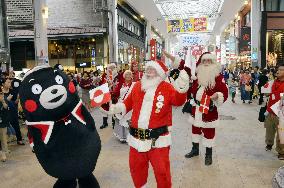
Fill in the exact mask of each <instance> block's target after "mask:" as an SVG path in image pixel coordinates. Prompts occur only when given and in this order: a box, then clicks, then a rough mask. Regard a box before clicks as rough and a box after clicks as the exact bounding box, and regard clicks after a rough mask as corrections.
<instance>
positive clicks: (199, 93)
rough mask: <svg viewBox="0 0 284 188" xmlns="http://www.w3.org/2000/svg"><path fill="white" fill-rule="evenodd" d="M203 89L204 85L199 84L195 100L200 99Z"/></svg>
mask: <svg viewBox="0 0 284 188" xmlns="http://www.w3.org/2000/svg"><path fill="white" fill-rule="evenodd" d="M204 91H205V87H204V86H201V87H200V88H199V89H198V91H197V93H196V100H198V101H201V99H202V95H203V93H204Z"/></svg>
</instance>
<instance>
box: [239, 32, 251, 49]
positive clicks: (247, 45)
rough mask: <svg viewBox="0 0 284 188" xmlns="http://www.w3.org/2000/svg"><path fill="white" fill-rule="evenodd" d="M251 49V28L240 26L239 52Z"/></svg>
mask: <svg viewBox="0 0 284 188" xmlns="http://www.w3.org/2000/svg"><path fill="white" fill-rule="evenodd" d="M245 51H251V28H250V27H242V28H241V37H240V52H245Z"/></svg>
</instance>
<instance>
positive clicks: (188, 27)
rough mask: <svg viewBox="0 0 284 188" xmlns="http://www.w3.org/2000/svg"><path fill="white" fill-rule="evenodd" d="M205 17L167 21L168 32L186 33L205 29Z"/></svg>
mask: <svg viewBox="0 0 284 188" xmlns="http://www.w3.org/2000/svg"><path fill="white" fill-rule="evenodd" d="M207 25H208V19H207V17H200V18H188V19H179V20H169V21H168V33H187V32H204V31H207Z"/></svg>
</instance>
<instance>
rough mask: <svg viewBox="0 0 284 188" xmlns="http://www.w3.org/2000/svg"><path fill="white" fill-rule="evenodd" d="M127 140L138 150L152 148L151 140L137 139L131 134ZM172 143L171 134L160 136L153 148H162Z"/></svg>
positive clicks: (143, 150) (144, 150)
mask: <svg viewBox="0 0 284 188" xmlns="http://www.w3.org/2000/svg"><path fill="white" fill-rule="evenodd" d="M127 142H128V144H129V146H131V147H133V148H135V149H136V150H137V151H138V152H147V151H150V150H151V149H152V140H144V141H142V140H139V139H136V138H134V137H133V136H132V135H130V134H129V135H128V137H127ZM171 144H172V138H171V134H170V133H169V134H168V135H165V136H160V137H159V138H158V139H157V140H156V142H155V146H154V147H153V148H164V147H168V146H170V145H171Z"/></svg>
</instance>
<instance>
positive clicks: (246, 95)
mask: <svg viewBox="0 0 284 188" xmlns="http://www.w3.org/2000/svg"><path fill="white" fill-rule="evenodd" d="M250 81H251V76H250V73H249V71H248V70H247V71H245V73H244V72H243V71H241V74H240V88H241V100H242V101H243V103H245V101H246V100H250V90H249V87H250ZM249 103H251V101H249Z"/></svg>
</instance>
